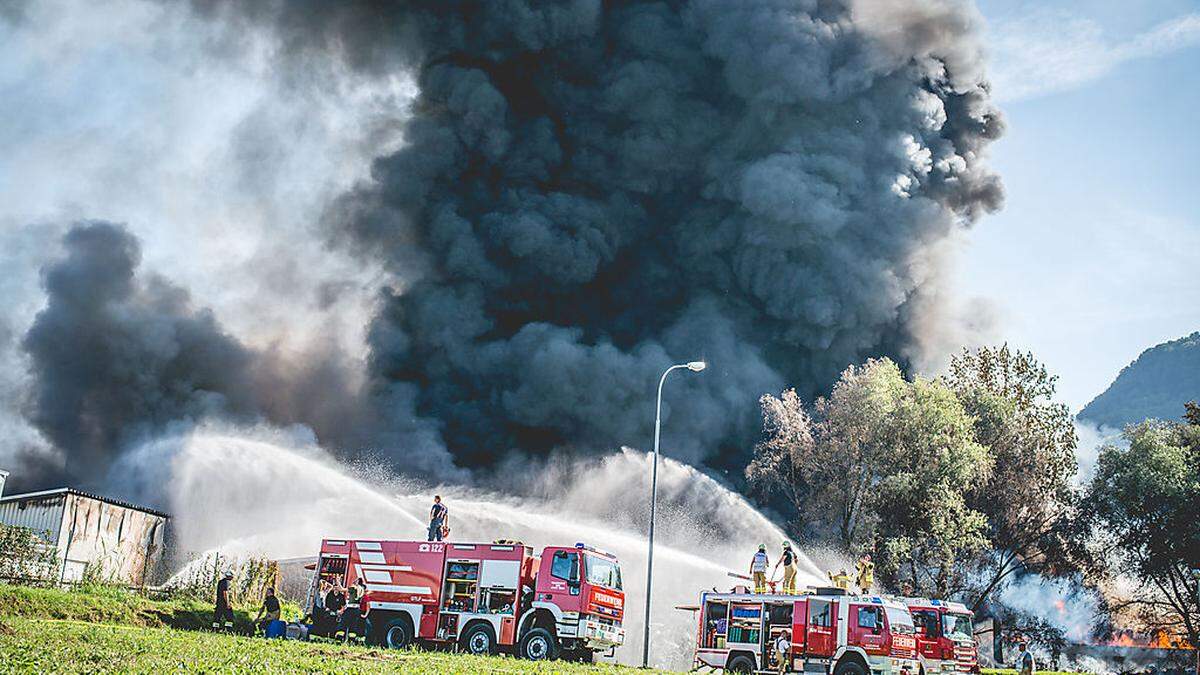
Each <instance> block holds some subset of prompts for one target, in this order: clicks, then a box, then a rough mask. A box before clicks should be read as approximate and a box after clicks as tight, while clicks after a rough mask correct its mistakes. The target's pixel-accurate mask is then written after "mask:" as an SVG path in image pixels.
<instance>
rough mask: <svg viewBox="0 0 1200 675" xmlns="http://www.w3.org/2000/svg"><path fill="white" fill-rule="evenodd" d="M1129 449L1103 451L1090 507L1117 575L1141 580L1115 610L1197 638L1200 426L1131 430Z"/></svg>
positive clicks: (1161, 425)
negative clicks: (1195, 574)
mask: <svg viewBox="0 0 1200 675" xmlns="http://www.w3.org/2000/svg"><path fill="white" fill-rule="evenodd" d="M1125 439H1126V440H1127V441H1128V443H1129V445H1128V447H1119V446H1115V445H1109V446H1105V447H1104V448H1103V449H1102V450H1101V451H1100V457H1099V460H1098V461H1097V465H1096V472H1095V475H1094V476H1093V478H1092V482H1091V485H1090V487H1089V491H1088V496H1087V501H1086V504H1087V506H1088V513H1089V516H1090V517H1091V523H1092V528H1093V529H1092V532H1093V534H1094V536H1095V537H1096V538H1097V540H1098V541H1099V543H1100V545H1101V546H1102V547H1103V548H1104V549H1105V551H1106V552H1107V553H1108V554H1109V555H1108V556H1106V559H1107V560H1109V561H1110V562H1111V563H1112V567H1113V570H1112V571H1114V572H1117V573H1119V574H1122V575H1124V576H1125V577H1126V578H1128V579H1133V580H1135V581H1136V582H1138V584H1139V586H1138V588H1137V589H1135V591H1134V593H1133V594H1132V595H1131V597H1130V598H1129V599H1127V600H1125V601H1123V602H1120V603H1118V604H1117V605H1116V606H1115V607H1114V609H1115V610H1116V611H1118V612H1130V613H1133V614H1135V615H1136V617H1137V618H1138V619H1139V620H1140V621H1141V623H1142V624H1143V626H1144V627H1145V628H1146V630H1147V632H1150V631H1154V630H1164V631H1166V632H1167V633H1168V634H1170V635H1172V636H1176V637H1178V636H1182V635H1186V636H1187V637H1188V639H1189V640H1190V641H1192V643H1193V644H1196V643H1197V641H1198V640H1200V607H1198V606H1197V597H1196V594H1197V591H1198V589H1197V583H1200V580H1198V579H1196V578H1195V577H1194V576H1193V575H1192V572H1191V571H1192V570H1193V569H1197V568H1200V424H1195V423H1188V424H1179V423H1172V422H1158V421H1150V422H1144V423H1142V424H1139V425H1135V426H1130V427H1127V428H1126V430H1125Z"/></svg>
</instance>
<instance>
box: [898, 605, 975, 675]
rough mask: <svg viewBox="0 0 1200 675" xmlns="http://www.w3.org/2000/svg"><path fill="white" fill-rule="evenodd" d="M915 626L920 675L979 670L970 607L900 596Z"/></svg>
mask: <svg viewBox="0 0 1200 675" xmlns="http://www.w3.org/2000/svg"><path fill="white" fill-rule="evenodd" d="M903 601H904V604H905V605H907V606H908V611H909V612H911V613H912V616H913V625H914V626H915V627H916V636H917V652H918V657H917V658H918V660H919V661H920V664H921V673H922V675H936V674H940V673H978V672H980V670H979V655H978V650H977V649H976V648H975V635H974V632H973V628H972V626H971V618H972V616H973V614H972V612H971V610H969V609H967V606H966V605H964V604H962V603H961V602H946V601H944V600H932V599H929V598H903Z"/></svg>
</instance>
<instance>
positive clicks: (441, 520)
mask: <svg viewBox="0 0 1200 675" xmlns="http://www.w3.org/2000/svg"><path fill="white" fill-rule="evenodd" d="M449 530H450V510H449V509H447V508H446V505H445V504H443V503H442V496H441V495H434V496H433V508H431V509H429V538H428V539H427V540H426V541H441V540H442V537H444V536H446V533H447V532H449Z"/></svg>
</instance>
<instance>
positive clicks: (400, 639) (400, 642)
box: [380, 617, 413, 649]
mask: <svg viewBox="0 0 1200 675" xmlns="http://www.w3.org/2000/svg"><path fill="white" fill-rule="evenodd" d="M411 624H412V622H411V621H409V620H408V618H407V617H401V618H399V619H392V620H391V621H389V622H388V623H387V626H385V627H384V629H383V639H382V640H380V644H382V645H383V646H384V647H387V648H388V649H404V648H405V647H408V646H409V645H411V644H412V641H413V632H412V625H411Z"/></svg>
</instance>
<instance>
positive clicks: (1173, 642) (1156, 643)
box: [1150, 630, 1195, 649]
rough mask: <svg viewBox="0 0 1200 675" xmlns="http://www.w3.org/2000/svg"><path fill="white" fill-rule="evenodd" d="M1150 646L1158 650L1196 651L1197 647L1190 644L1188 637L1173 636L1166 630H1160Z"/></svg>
mask: <svg viewBox="0 0 1200 675" xmlns="http://www.w3.org/2000/svg"><path fill="white" fill-rule="evenodd" d="M1150 646H1151V647H1154V648H1156V649H1195V647H1193V646H1192V645H1191V644H1189V643H1188V641H1187V638H1186V637H1184V636H1182V635H1171V634H1170V633H1168V632H1167V631H1165V630H1160V631H1158V632H1156V633H1155V634H1154V639H1152V640H1151V641H1150Z"/></svg>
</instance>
